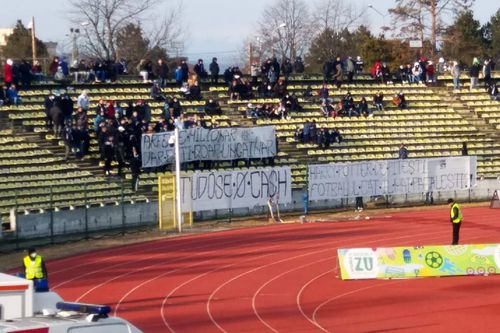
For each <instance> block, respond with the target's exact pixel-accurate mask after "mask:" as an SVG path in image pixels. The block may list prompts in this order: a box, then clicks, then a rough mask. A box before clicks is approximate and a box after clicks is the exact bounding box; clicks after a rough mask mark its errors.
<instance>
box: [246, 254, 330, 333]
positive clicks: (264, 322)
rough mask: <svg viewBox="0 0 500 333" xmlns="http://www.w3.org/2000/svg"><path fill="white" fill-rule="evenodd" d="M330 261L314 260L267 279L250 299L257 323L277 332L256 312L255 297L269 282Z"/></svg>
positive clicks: (328, 259) (327, 259)
mask: <svg viewBox="0 0 500 333" xmlns="http://www.w3.org/2000/svg"><path fill="white" fill-rule="evenodd" d="M330 260H332V258H326V259H325V258H323V259H320V260H316V261H313V262H309V263H307V264H304V265H301V266H298V267H294V268H292V269H290V270H288V271H286V272H282V273H280V274H278V275H276V276H274V277H273V278H272V279H269V280H267V281H266V282H265V283H264V284H263V285H261V286H260V287H259V289H257V291H256V292H255V293H254V294H253V297H252V309H253V313H254V314H255V316H256V317H257V318H258V319H259V321H260V322H261V323H262V324H264V325H265V326H267V328H269V329H270V330H271V331H273V332H278V331H277V330H276V329H275V328H274V327H272V326H271V325H270V324H268V323H267V322H266V321H265V320H264V319H263V318H262V317H261V316H260V314H259V312H258V311H257V306H256V301H257V296H258V294H259V293H260V292H261V291H262V289H264V288H265V287H266V286H267V285H269V284H270V283H271V282H273V281H274V280H276V279H279V278H280V277H282V276H284V275H286V274H289V273H291V272H294V271H296V270H300V269H303V268H305V267H307V266H311V265H315V264H318V263H321V262H324V261H330Z"/></svg>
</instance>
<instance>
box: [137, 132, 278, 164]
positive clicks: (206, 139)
mask: <svg viewBox="0 0 500 333" xmlns="http://www.w3.org/2000/svg"><path fill="white" fill-rule="evenodd" d="M173 135H174V132H164V133H155V134H143V135H142V140H141V152H142V153H141V154H142V166H143V167H144V168H150V167H157V166H161V165H165V164H169V163H173V161H174V156H175V153H174V147H173V145H171V144H169V140H170V137H171V136H173ZM179 147H180V155H181V163H182V162H192V161H229V160H236V159H253V158H266V157H273V156H275V155H276V134H275V129H274V126H263V127H251V128H243V127H229V128H215V129H205V128H190V129H187V130H181V131H180V132H179Z"/></svg>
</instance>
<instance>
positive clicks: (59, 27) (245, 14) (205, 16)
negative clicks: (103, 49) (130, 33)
mask: <svg viewBox="0 0 500 333" xmlns="http://www.w3.org/2000/svg"><path fill="white" fill-rule="evenodd" d="M179 1H180V2H181V4H182V6H183V8H184V20H183V22H184V24H183V25H184V26H185V27H186V29H187V32H188V36H189V38H188V39H187V40H186V44H185V53H186V54H187V56H188V57H189V58H190V59H196V58H198V57H202V58H204V59H206V60H209V59H211V58H212V56H218V57H219V59H224V62H231V61H232V59H233V58H236V57H238V54H239V52H240V50H241V48H242V40H243V39H245V38H246V37H249V36H252V34H253V31H255V29H256V26H257V22H258V20H259V18H260V16H261V13H262V11H263V9H264V8H265V7H266V6H268V5H269V3H271V1H270V0H189V1H182V0H177V2H175V1H174V0H165V2H167V3H171V4H172V3H174V4H175V3H179ZM306 2H307V3H314V1H311V0H307V1H306ZM351 2H353V3H356V4H357V5H358V6H359V7H360V8H367V7H368V5H370V4H371V5H373V7H375V8H376V9H377V10H378V11H380V12H381V13H384V14H385V13H387V9H388V8H390V7H393V6H394V3H395V2H394V1H391V0H351ZM495 2H496V1H492V0H476V2H475V5H474V12H475V16H476V18H477V19H479V20H480V21H481V23H484V22H486V21H488V20H489V18H490V17H491V15H492V14H493V13H494V12H495V11H496V10H497V9H498V5H497V7H496V8H492V4H493V3H495ZM49 3H50V5H49ZM0 7H1V10H0V28H6V27H10V26H13V25H14V24H15V22H16V20H17V19H22V20H23V22H25V24H27V22H28V21H29V19H30V17H31V16H35V19H36V29H37V36H38V37H39V38H41V39H42V40H44V41H55V42H58V43H59V44H60V45H69V44H70V39H69V37H68V36H66V35H67V33H68V32H69V28H70V26H71V24H70V23H69V21H68V20H67V18H66V14H65V13H66V12H67V11H68V10H69V8H70V6H69V1H68V0H44V1H41V0H18V1H7V0H4V1H2V5H1V6H0ZM493 7H494V6H493ZM366 13H367V22H366V24H368V25H369V26H370V27H371V28H372V29H373V31H375V32H378V31H379V30H380V26H382V25H384V23H385V25H389V24H390V17H389V16H387V17H386V18H385V22H382V17H381V16H380V15H379V14H377V13H376V12H375V11H373V10H371V9H368V10H367V12H366Z"/></svg>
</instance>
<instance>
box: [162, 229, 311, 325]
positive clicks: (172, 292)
mask: <svg viewBox="0 0 500 333" xmlns="http://www.w3.org/2000/svg"><path fill="white" fill-rule="evenodd" d="M298 237H300V236H298ZM308 241H309V240H305V241H300V242H297V243H295V244H300V243H302V242H308ZM279 246H281V244H277V245H273V246H269V247H265V248H256V249H254V250H253V251H251V252H244V253H253V252H261V251H263V250H269V249H272V248H275V247H279ZM273 254H275V253H266V254H263V255H260V256H257V257H252V258H250V259H245V260H243V261H238V262H236V263H231V264H227V265H224V266H221V267H217V268H215V269H213V270H211V271H209V272H205V273H202V274H199V275H197V276H195V277H193V278H191V279H189V280H187V281H185V282H183V283H182V284H180V285H177V286H176V288H174V289H173V290H172V291H171V292H170V293H169V294H168V295H167V296H165V298H164V299H163V302H162V304H161V307H160V313H161V318H162V320H163V323H164V324H165V326H166V327H167V328H168V329H169V330H170V331H171V332H175V330H174V329H173V328H172V327H171V326H170V325H169V324H168V321H167V320H166V318H165V315H164V313H163V308H164V307H165V304H166V302H167V301H168V298H169V297H171V296H172V295H173V294H174V293H175V292H176V291H177V290H179V289H180V288H182V287H183V286H185V285H188V284H189V283H191V282H193V281H195V280H197V279H199V278H201V277H203V276H206V275H208V274H211V273H213V272H216V271H219V270H221V269H224V268H228V267H231V266H235V265H237V264H241V263H242V262H248V261H251V260H255V259H258V258H264V257H267V256H271V255H273Z"/></svg>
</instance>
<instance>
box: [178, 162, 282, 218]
mask: <svg viewBox="0 0 500 333" xmlns="http://www.w3.org/2000/svg"><path fill="white" fill-rule="evenodd" d="M181 198H182V199H181V200H182V211H183V212H188V211H193V212H198V211H204V210H213V209H235V208H252V207H255V206H265V205H267V202H268V200H269V198H272V200H273V201H274V202H278V203H283V204H289V203H291V202H292V175H291V171H290V167H272V168H271V167H269V168H259V169H246V170H227V171H214V172H195V173H193V174H192V175H189V176H187V175H186V176H182V177H181Z"/></svg>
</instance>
